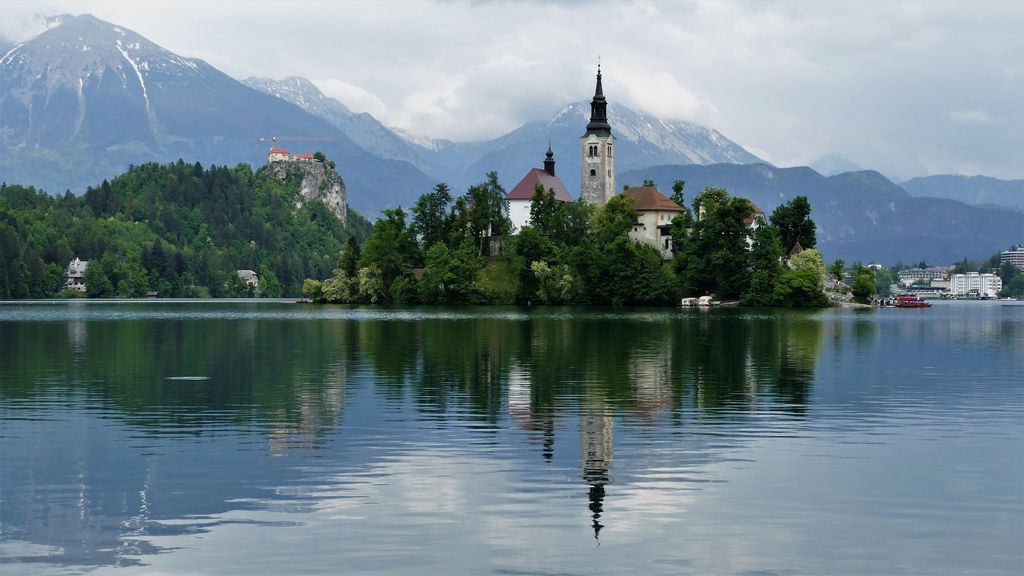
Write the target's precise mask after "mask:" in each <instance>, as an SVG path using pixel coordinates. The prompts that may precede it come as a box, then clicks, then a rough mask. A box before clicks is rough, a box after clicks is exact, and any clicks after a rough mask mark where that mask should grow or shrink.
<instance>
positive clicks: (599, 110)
mask: <svg viewBox="0 0 1024 576" xmlns="http://www.w3.org/2000/svg"><path fill="white" fill-rule="evenodd" d="M580 140H581V144H582V153H583V162H582V165H583V173H582V175H581V176H582V177H581V178H580V182H581V188H582V189H581V190H580V197H581V198H583V199H584V200H585V201H587V202H589V203H590V204H593V205H595V206H603V205H604V204H605V203H607V202H608V200H610V199H611V197H612V195H614V194H615V137H614V136H612V127H611V126H610V125H609V124H608V101H607V100H605V98H604V89H603V88H602V87H601V65H600V64H598V65H597V88H596V90H595V91H594V99H593V100H592V101H591V102H590V122H589V123H588V124H587V133H586V134H584V135H583V136H582V137H581V138H580Z"/></svg>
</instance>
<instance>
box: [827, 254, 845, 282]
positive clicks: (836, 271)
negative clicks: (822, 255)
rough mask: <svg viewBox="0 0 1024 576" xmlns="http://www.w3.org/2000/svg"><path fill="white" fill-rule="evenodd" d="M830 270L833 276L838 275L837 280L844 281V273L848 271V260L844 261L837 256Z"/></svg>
mask: <svg viewBox="0 0 1024 576" xmlns="http://www.w3.org/2000/svg"><path fill="white" fill-rule="evenodd" d="M828 271H829V274H832V275H833V276H835V277H836V280H838V281H840V282H842V281H843V274H845V272H846V262H843V260H842V259H838V258H837V259H836V260H835V261H834V262H832V266H830V267H829V269H828Z"/></svg>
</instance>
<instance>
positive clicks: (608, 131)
mask: <svg viewBox="0 0 1024 576" xmlns="http://www.w3.org/2000/svg"><path fill="white" fill-rule="evenodd" d="M588 134H596V135H598V136H611V135H612V127H611V125H610V124H608V101H607V100H605V97H604V87H603V86H602V85H601V64H600V62H598V64H597V87H596V88H595V89H594V99H593V100H591V101H590V123H588V124H587V134H584V136H586V135H588Z"/></svg>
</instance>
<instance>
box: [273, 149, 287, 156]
mask: <svg viewBox="0 0 1024 576" xmlns="http://www.w3.org/2000/svg"><path fill="white" fill-rule="evenodd" d="M270 153H271V154H284V155H285V156H287V155H288V151H287V150H285V149H284V148H271V149H270Z"/></svg>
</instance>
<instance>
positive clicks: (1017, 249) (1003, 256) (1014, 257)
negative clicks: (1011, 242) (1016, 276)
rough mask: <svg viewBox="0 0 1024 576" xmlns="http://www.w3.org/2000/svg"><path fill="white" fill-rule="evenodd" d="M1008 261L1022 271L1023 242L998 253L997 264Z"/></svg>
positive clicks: (1023, 260)
mask: <svg viewBox="0 0 1024 576" xmlns="http://www.w3.org/2000/svg"><path fill="white" fill-rule="evenodd" d="M1006 263H1010V264H1013V265H1014V266H1016V267H1017V269H1018V270H1021V271H1024V244H1018V245H1017V246H1014V247H1013V248H1010V249H1009V250H1005V251H1003V252H1000V253H999V265H1000V266H1002V265H1003V264H1006Z"/></svg>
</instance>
